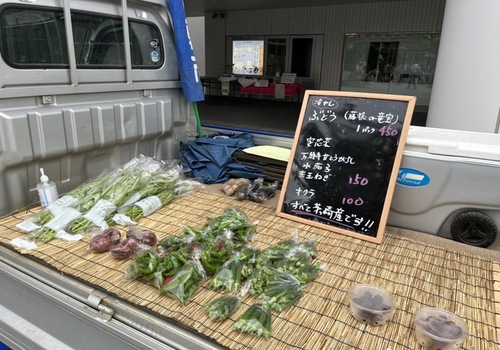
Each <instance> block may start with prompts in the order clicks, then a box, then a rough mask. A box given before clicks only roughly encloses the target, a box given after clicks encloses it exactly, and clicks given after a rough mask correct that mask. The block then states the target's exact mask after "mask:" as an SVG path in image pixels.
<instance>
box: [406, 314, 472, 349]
mask: <svg viewBox="0 0 500 350" xmlns="http://www.w3.org/2000/svg"><path fill="white" fill-rule="evenodd" d="M414 322H415V336H416V338H417V342H418V343H419V344H420V345H422V346H423V347H425V349H427V350H451V349H459V348H460V346H461V344H462V342H463V341H464V339H465V338H466V337H467V335H468V330H467V325H466V324H465V322H464V320H463V319H461V318H460V317H459V316H457V315H455V314H454V313H451V312H449V311H446V310H443V309H438V308H432V307H425V308H422V309H420V310H419V311H417V312H416V313H415V317H414Z"/></svg>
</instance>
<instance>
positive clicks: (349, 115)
mask: <svg viewBox="0 0 500 350" xmlns="http://www.w3.org/2000/svg"><path fill="white" fill-rule="evenodd" d="M415 102H416V98H415V97H414V96H399V95H382V94H366V93H352V92H351V93H348V92H333V91H315V90H308V91H306V92H305V94H304V100H303V102H302V108H301V112H300V117H299V122H298V125H297V130H296V132H295V138H294V142H293V146H292V150H291V153H290V160H289V161H288V165H287V170H286V173H285V177H284V180H283V186H282V189H281V193H280V198H279V201H278V207H277V215H278V216H281V217H285V218H289V219H291V220H296V221H299V222H302V223H306V224H310V225H313V226H317V227H320V228H324V229H327V230H331V231H334V232H338V233H342V234H346V235H350V236H354V237H358V238H361V239H364V240H368V241H372V242H375V243H380V242H381V241H382V236H383V233H384V230H385V225H386V221H387V216H388V214H389V210H390V202H391V199H392V194H393V192H394V186H395V182H396V177H397V172H398V169H399V165H400V163H401V158H402V156H403V149H404V143H405V142H406V136H407V133H408V129H409V127H410V120H411V116H412V114H413V109H414V107H415Z"/></svg>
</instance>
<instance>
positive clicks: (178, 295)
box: [159, 259, 206, 305]
mask: <svg viewBox="0 0 500 350" xmlns="http://www.w3.org/2000/svg"><path fill="white" fill-rule="evenodd" d="M205 277H206V274H205V270H204V269H203V266H202V265H201V264H200V262H199V261H198V260H194V259H193V260H190V261H188V262H187V263H186V264H184V266H182V268H181V269H180V270H179V271H178V272H177V273H176V274H175V275H174V277H173V278H172V279H171V280H170V281H168V283H166V284H165V285H163V286H162V287H161V288H160V289H159V291H160V293H163V294H166V295H168V296H171V297H173V298H175V299H176V300H177V301H179V302H180V303H181V304H182V305H186V302H187V300H188V299H189V298H190V297H191V296H192V295H193V294H194V293H196V292H197V291H198V288H199V284H200V282H201V281H203V279H204V278H205Z"/></svg>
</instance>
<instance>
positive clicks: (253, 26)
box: [205, 0, 446, 90]
mask: <svg viewBox="0 0 500 350" xmlns="http://www.w3.org/2000/svg"><path fill="white" fill-rule="evenodd" d="M445 2H446V0H408V1H388V2H382V3H380V2H377V3H369V4H348V5H332V6H321V7H301V8H290V9H271V10H252V11H230V12H226V13H225V14H224V18H221V16H217V17H216V18H212V14H211V13H210V14H206V16H205V41H206V44H205V45H206V46H205V50H206V51H205V64H206V75H207V76H214V77H217V76H220V75H222V74H223V66H224V64H226V62H225V60H226V47H225V45H226V40H225V39H226V36H234V35H311V34H320V35H323V36H324V43H323V55H322V71H321V81H320V84H319V86H320V87H319V89H322V90H339V88H340V80H341V70H342V55H343V45H344V35H345V34H346V33H371V32H376V33H381V32H390V33H395V32H397V33H400V32H440V31H441V26H442V20H443V13H444V7H445Z"/></svg>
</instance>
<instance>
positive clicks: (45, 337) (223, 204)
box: [0, 189, 500, 350]
mask: <svg viewBox="0 0 500 350" xmlns="http://www.w3.org/2000/svg"><path fill="white" fill-rule="evenodd" d="M229 206H235V207H238V208H240V209H241V210H243V211H244V212H245V213H246V214H247V215H248V217H249V219H250V221H252V222H254V221H255V223H257V233H256V236H255V239H254V241H253V243H252V244H253V245H254V246H255V247H256V248H261V249H262V248H265V247H268V246H270V245H272V244H274V243H276V242H278V241H279V240H283V239H289V238H291V237H292V235H293V234H295V233H298V237H299V240H301V241H302V240H311V239H314V240H316V242H317V247H318V250H319V252H318V257H317V261H318V263H319V264H321V266H322V268H323V270H322V272H321V273H320V275H319V277H318V278H317V279H316V280H315V281H313V282H311V283H309V284H308V285H307V287H306V289H305V293H304V295H303V296H302V298H301V299H300V300H299V301H298V303H297V304H296V305H294V306H292V307H291V308H290V309H288V310H286V311H283V312H280V313H278V312H274V311H273V319H272V335H271V337H270V338H269V339H264V338H259V337H254V336H250V335H245V334H241V333H239V332H238V331H236V330H234V329H233V325H234V323H235V322H236V320H237V319H238V318H239V316H241V314H242V313H243V312H244V311H245V310H246V309H247V308H248V307H249V306H250V305H252V304H253V303H255V302H256V299H255V298H253V297H250V296H247V297H246V298H245V299H244V300H243V302H242V305H241V307H240V309H239V310H238V311H237V313H236V314H234V315H233V316H231V318H230V319H228V320H226V321H224V322H221V323H219V322H215V321H212V320H210V319H209V317H208V316H207V315H206V313H205V312H204V310H203V306H204V305H205V304H206V303H208V302H209V301H211V300H213V299H214V298H216V297H219V296H221V295H222V294H223V293H220V292H216V291H213V290H211V289H210V288H208V283H209V281H205V282H203V283H202V285H201V287H200V289H199V290H198V292H197V293H196V294H195V295H194V296H193V297H192V298H191V299H190V300H189V301H188V303H187V304H186V305H185V306H182V305H180V304H179V303H178V302H177V301H176V300H173V299H171V298H169V297H167V296H165V295H160V294H159V292H158V291H157V289H156V288H155V287H154V286H152V285H150V284H148V283H146V282H143V281H140V280H130V279H127V278H126V277H125V271H126V268H127V266H128V265H129V264H130V261H118V260H115V259H114V258H112V257H111V256H110V255H109V254H106V253H104V254H93V253H91V252H89V251H88V241H89V237H88V236H84V238H83V239H82V240H81V241H77V242H67V241H62V240H59V239H55V240H53V241H50V242H49V243H46V244H40V245H38V248H37V249H35V250H24V249H18V248H14V247H13V246H12V245H10V242H11V241H12V240H13V239H14V238H18V237H23V236H24V234H23V233H21V232H20V231H19V230H18V229H17V228H16V224H18V223H19V222H21V221H22V220H24V219H25V218H26V217H28V216H30V215H33V213H35V212H37V211H39V210H40V208H33V209H30V210H28V211H26V212H19V213H16V214H14V215H11V216H8V217H5V218H3V219H2V220H1V221H0V243H1V246H0V265H2V269H1V273H0V295H1V296H2V297H1V299H0V300H1V305H0V308H1V309H2V312H1V313H0V315H1V316H0V324H1V327H0V329H2V331H1V332H0V336H1V340H2V341H3V342H4V343H6V344H7V345H9V346H12V347H13V348H25V347H26V344H31V345H33V344H37V345H38V346H39V347H40V348H47V349H48V348H52V349H54V348H56V347H55V346H54V344H56V345H58V347H57V348H74V349H84V348H116V346H118V344H120V345H119V346H120V348H121V349H126V348H137V349H157V348H166V349H169V348H172V349H224V348H226V349H263V348H272V349H310V350H319V349H388V348H392V349H415V347H416V341H415V337H414V334H413V324H412V319H413V314H414V313H415V312H416V311H417V310H418V309H420V308H421V307H424V306H434V307H440V308H444V309H448V310H450V311H452V312H456V313H457V314H459V315H460V316H461V317H463V318H464V319H465V321H466V323H467V325H468V327H469V331H470V335H469V336H468V337H467V339H466V340H465V342H464V344H463V348H465V349H493V348H496V347H499V346H500V341H499V339H500V338H499V329H500V328H499V327H500V324H499V320H498V317H497V316H496V315H497V314H498V309H499V307H498V305H499V304H498V302H499V301H498V300H496V297H497V296H496V295H495V290H496V289H498V283H497V282H498V281H499V280H500V278H499V275H498V272H499V271H500V266H499V264H498V263H497V262H495V261H492V260H490V259H486V258H482V257H478V256H470V255H469V254H465V253H460V252H457V251H453V250H451V249H444V248H441V247H435V246H432V245H428V244H426V243H423V242H418V241H415V240H412V239H408V238H405V237H403V236H402V235H401V232H400V230H398V229H394V228H391V227H388V228H387V232H386V234H385V235H384V240H383V242H382V243H381V244H374V243H370V242H366V241H362V240H358V239H354V238H351V237H348V236H344V235H341V234H336V233H335V232H331V231H325V230H321V229H318V228H315V227H312V226H308V225H304V224H301V223H297V222H291V221H289V220H287V219H284V218H280V217H277V216H276V215H275V208H273V207H272V206H268V205H263V204H257V203H253V202H249V201H236V200H234V199H231V198H227V197H225V196H224V195H223V194H221V193H217V192H216V191H210V190H207V189H203V190H199V191H197V192H194V193H193V194H191V195H189V196H186V197H181V198H177V199H175V200H174V201H173V202H171V203H170V204H169V205H167V206H166V207H164V208H162V209H161V210H160V211H158V212H156V213H154V214H152V215H151V216H148V217H146V218H143V219H141V221H140V222H139V225H140V226H141V227H144V228H149V229H151V230H153V231H154V232H155V233H156V234H157V235H158V238H159V239H162V238H164V237H166V236H167V235H175V234H180V233H181V232H182V227H183V226H184V225H190V226H193V227H201V226H202V225H203V224H204V223H205V220H206V219H207V218H209V217H215V216H217V215H219V214H221V213H222V212H223V211H224V210H225V209H226V208H227V207H229ZM119 228H120V229H122V230H123V229H125V228H124V227H119ZM355 283H371V284H376V285H379V286H381V287H384V288H386V289H388V290H389V291H390V292H392V293H393V294H394V295H395V297H396V303H397V307H396V312H395V314H394V316H393V319H392V321H391V322H389V323H388V324H387V325H385V326H380V327H372V326H366V325H363V324H361V323H359V322H358V321H356V320H355V319H354V318H353V317H352V316H351V315H350V312H349V305H348V298H347V291H348V290H349V289H350V288H351V287H352V286H353V285H354V284H355ZM495 283H497V284H496V289H495ZM27 294H28V295H33V294H36V295H37V296H38V298H37V301H36V302H33V301H32V300H33V299H32V298H27V297H25V295H27ZM497 294H498V293H497ZM50 306H52V307H50ZM52 309H53V310H57V313H56V311H52ZM27 319H29V320H30V321H29V323H26V322H28V321H27ZM48 320H50V322H47V321H48ZM82 321H83V322H82ZM27 329H28V330H31V331H32V332H37V334H41V335H42V336H41V337H38V338H37V337H33V336H31V334H33V333H27V332H23V330H27ZM43 341H44V342H45V343H42V342H43ZM47 344H48V345H47Z"/></svg>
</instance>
